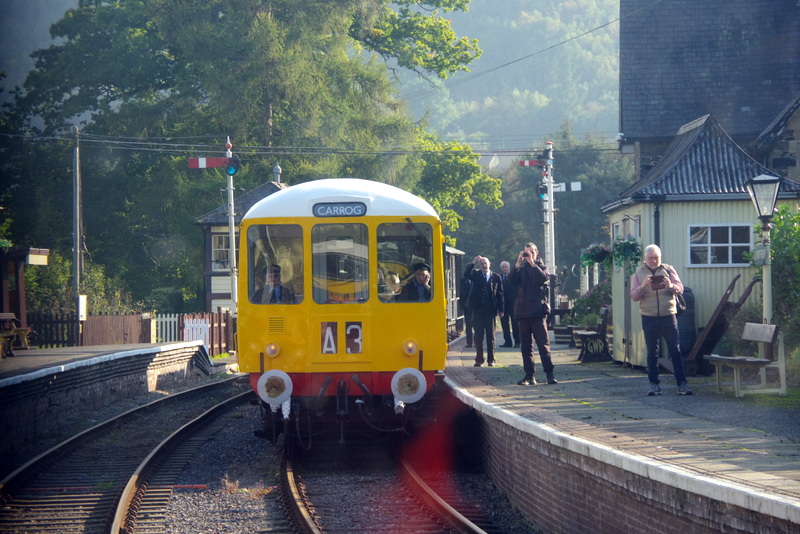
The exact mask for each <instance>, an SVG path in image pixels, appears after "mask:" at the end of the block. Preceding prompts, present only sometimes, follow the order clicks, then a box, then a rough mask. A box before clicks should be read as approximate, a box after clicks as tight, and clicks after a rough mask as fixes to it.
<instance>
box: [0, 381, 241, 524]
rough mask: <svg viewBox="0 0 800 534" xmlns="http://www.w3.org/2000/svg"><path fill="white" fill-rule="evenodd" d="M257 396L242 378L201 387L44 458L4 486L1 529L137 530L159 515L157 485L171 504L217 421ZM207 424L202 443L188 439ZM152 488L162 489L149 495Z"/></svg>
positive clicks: (79, 437)
mask: <svg viewBox="0 0 800 534" xmlns="http://www.w3.org/2000/svg"><path fill="white" fill-rule="evenodd" d="M250 395H252V392H251V391H250V390H249V388H248V387H247V385H246V384H244V385H242V383H241V381H240V380H239V379H237V378H232V379H228V380H225V381H221V382H216V383H213V384H210V385H206V386H202V387H199V388H194V389H192V390H188V391H185V392H183V393H179V394H175V395H171V396H168V397H165V398H164V399H161V400H158V401H155V402H152V403H150V404H147V405H145V406H142V407H139V408H136V409H133V410H130V411H128V412H125V413H123V414H121V415H119V416H117V417H115V418H113V419H110V420H108V421H105V422H103V423H101V424H98V425H96V426H94V427H92V428H90V429H88V430H86V431H84V432H81V433H80V434H78V435H76V436H74V437H72V438H70V439H68V440H66V441H64V442H62V443H61V444H59V445H57V446H55V447H53V448H52V449H50V450H48V451H46V452H44V453H42V454H40V455H39V456H37V457H36V458H34V459H32V460H31V461H29V462H27V463H26V464H25V465H23V466H21V467H19V468H18V469H16V470H15V471H14V472H13V473H11V474H10V475H8V476H7V477H6V478H5V479H3V480H2V481H0V505H1V506H0V532H15V533H22V532H25V533H39V532H41V533H54V532H57V533H59V534H70V533H73V532H74V533H87V532H91V533H94V532H97V533H106V532H115V533H116V532H132V529H131V527H132V525H133V524H134V523H135V521H136V520H137V518H139V519H141V518H143V517H145V516H147V515H149V514H152V511H153V510H154V508H153V503H154V502H156V501H157V500H158V498H157V497H156V495H158V494H159V491H156V488H160V489H161V490H162V491H161V492H160V493H161V495H162V500H163V490H164V488H165V485H164V484H163V481H164V480H167V479H168V478H169V477H170V476H177V473H179V472H180V466H182V465H183V464H182V463H181V462H183V463H185V460H186V458H187V455H191V451H192V449H196V448H197V447H199V446H200V445H201V444H202V442H203V440H204V439H207V438H208V436H210V435H212V434H213V433H214V432H216V430H218V429H219V424H217V425H216V426H215V425H214V424H213V421H214V420H215V418H217V417H219V415H220V413H221V411H222V410H224V409H226V408H225V407H226V406H228V405H229V404H230V403H238V402H243V401H244V400H245V399H246V398H247V397H249V396H250ZM198 414H201V415H200V417H199V418H198ZM193 420H194V421H195V422H192V421H193ZM203 425H205V428H204V430H203V431H202V432H201V433H198V434H196V439H191V440H187V437H188V436H189V434H190V433H191V432H199V429H200V427H201V426H203ZM176 429H177V430H176ZM178 443H183V445H182V446H180V447H179V446H178V445H177V444H178ZM181 449H182V450H181ZM166 451H169V452H171V453H172V454H171V460H170V462H169V463H167V464H163V466H162V467H161V468H160V472H159V473H158V476H156V475H155V471H154V467H153V466H157V465H160V464H161V463H162V461H163V460H164V458H165V456H164V454H165V452H166ZM181 459H182V460H181ZM159 477H161V478H159ZM148 487H150V488H153V490H154V491H152V492H146V491H145V490H146V489H147V488H148ZM131 510H132V511H134V512H135V513H136V515H133V516H132V515H130V513H129V511H131ZM143 512H144V514H143ZM152 515H157V514H152ZM115 529H116V530H115ZM142 531H144V530H142Z"/></svg>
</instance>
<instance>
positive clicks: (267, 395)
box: [256, 369, 293, 408]
mask: <svg viewBox="0 0 800 534" xmlns="http://www.w3.org/2000/svg"><path fill="white" fill-rule="evenodd" d="M292 389H293V385H292V379H291V377H290V376H289V375H287V374H286V373H284V372H283V371H279V370H277V369H272V370H270V371H267V372H266V373H264V374H263V375H261V376H260V377H259V378H258V383H257V384H256V392H257V393H258V396H259V397H261V400H263V401H264V402H266V403H267V404H269V405H270V407H272V408H276V407H278V406H280V405H281V404H283V403H284V402H286V401H287V400H289V397H291V396H292Z"/></svg>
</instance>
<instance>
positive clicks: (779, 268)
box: [758, 205, 800, 352]
mask: <svg viewBox="0 0 800 534" xmlns="http://www.w3.org/2000/svg"><path fill="white" fill-rule="evenodd" d="M759 226H760V225H759ZM770 239H771V244H770V247H771V253H772V288H773V292H772V308H773V312H772V316H773V318H772V322H773V323H774V324H777V325H780V327H781V330H782V331H783V333H784V336H785V343H786V347H787V352H789V351H793V350H796V349H799V348H800V212H797V211H792V210H791V209H790V208H789V206H786V205H783V206H781V207H780V208H779V209H778V211H777V213H776V214H775V216H774V217H773V218H772V231H771V232H770ZM758 322H760V321H758Z"/></svg>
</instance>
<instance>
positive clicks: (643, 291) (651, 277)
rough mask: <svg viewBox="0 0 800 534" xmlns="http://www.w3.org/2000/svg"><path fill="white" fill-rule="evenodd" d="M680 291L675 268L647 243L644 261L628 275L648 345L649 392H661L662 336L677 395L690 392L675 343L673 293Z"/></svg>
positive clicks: (676, 338) (649, 393)
mask: <svg viewBox="0 0 800 534" xmlns="http://www.w3.org/2000/svg"><path fill="white" fill-rule="evenodd" d="M679 293H683V283H682V282H681V279H680V277H679V276H678V273H677V272H676V271H675V268H674V267H672V266H671V265H667V264H666V263H661V249H660V248H659V247H658V245H647V246H646V247H645V249H644V264H643V265H640V266H639V268H638V269H637V270H636V272H635V273H634V274H633V276H631V300H633V301H634V302H638V303H639V312H640V313H641V315H642V330H643V331H644V341H645V345H646V346H647V378H648V379H649V380H650V389H648V391H647V394H648V395H661V386H660V383H661V382H660V380H659V377H658V375H659V369H658V357H659V355H660V354H661V338H662V337H663V338H664V341H666V343H667V350H668V351H669V357H670V359H671V360H672V367H673V370H674V372H675V382H676V383H677V384H678V395H691V394H692V390H691V389H689V385H688V384H687V383H686V369H685V366H684V363H683V355H682V354H681V349H680V345H679V344H678V318H677V316H676V313H677V307H676V298H675V295H676V294H679Z"/></svg>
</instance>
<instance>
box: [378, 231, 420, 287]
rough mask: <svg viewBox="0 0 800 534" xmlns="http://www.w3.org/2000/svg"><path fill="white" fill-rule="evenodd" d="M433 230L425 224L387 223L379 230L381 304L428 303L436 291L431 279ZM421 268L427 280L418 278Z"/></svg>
mask: <svg viewBox="0 0 800 534" xmlns="http://www.w3.org/2000/svg"><path fill="white" fill-rule="evenodd" d="M432 243H433V229H432V228H431V225H430V224H426V223H412V222H409V223H385V224H381V225H379V226H378V298H379V299H380V300H381V302H427V301H429V300H430V299H431V296H432V293H433V290H432V287H433V286H432V285H431V281H432V280H431V279H430V276H432V275H433V271H431V267H430V266H431V265H432V263H431V261H432V259H433V245H432ZM420 264H422V265H424V266H425V267H427V268H428V269H427V271H428V274H429V277H428V279H427V286H426V287H423V288H420V287H419V285H420V283H422V284H423V285H425V283H424V277H423V276H420V277H419V279H418V278H417V277H416V276H415V270H419V269H416V268H417V267H418V266H420Z"/></svg>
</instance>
